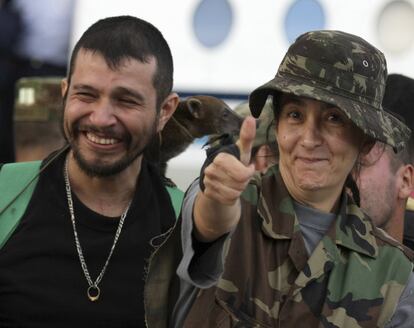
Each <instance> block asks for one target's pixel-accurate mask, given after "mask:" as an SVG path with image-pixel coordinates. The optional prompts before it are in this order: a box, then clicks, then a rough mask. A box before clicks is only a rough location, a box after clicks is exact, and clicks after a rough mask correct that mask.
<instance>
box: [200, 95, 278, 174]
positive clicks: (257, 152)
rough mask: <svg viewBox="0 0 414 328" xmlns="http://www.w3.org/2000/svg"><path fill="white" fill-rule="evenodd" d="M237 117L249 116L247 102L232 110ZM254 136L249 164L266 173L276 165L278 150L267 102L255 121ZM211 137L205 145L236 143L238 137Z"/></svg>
mask: <svg viewBox="0 0 414 328" xmlns="http://www.w3.org/2000/svg"><path fill="white" fill-rule="evenodd" d="M233 110H234V111H235V112H236V113H237V114H238V115H240V116H241V117H243V118H246V117H248V116H250V115H251V112H250V107H249V103H248V102H243V103H241V104H239V105H237V106H236V107H235V108H234V109H233ZM256 121H257V124H256V136H255V138H254V142H253V145H252V153H251V163H253V164H254V166H255V169H256V171H258V172H262V173H264V172H266V170H267V168H268V167H270V166H272V165H273V164H275V163H277V157H278V150H277V143H276V137H275V134H274V131H273V130H274V115H273V110H272V102H271V101H267V102H266V104H265V105H264V108H263V111H262V113H261V114H260V117H259V118H258V119H257V120H256ZM227 137H228V135H227V134H225V135H211V136H210V137H209V140H208V142H207V145H208V146H209V147H210V148H212V147H217V146H220V144H221V145H222V144H225V143H226V142H236V141H237V139H238V138H239V135H238V134H236V135H234V136H230V138H231V140H228V138H227Z"/></svg>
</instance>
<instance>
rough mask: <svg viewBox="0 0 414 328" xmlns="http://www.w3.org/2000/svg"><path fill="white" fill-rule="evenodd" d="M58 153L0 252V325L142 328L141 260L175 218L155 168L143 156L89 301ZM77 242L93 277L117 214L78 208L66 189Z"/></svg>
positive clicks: (109, 237)
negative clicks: (94, 298) (94, 297)
mask: <svg viewBox="0 0 414 328" xmlns="http://www.w3.org/2000/svg"><path fill="white" fill-rule="evenodd" d="M63 162H64V156H61V157H60V158H58V159H57V160H55V162H54V163H52V164H51V165H50V166H49V167H47V168H46V170H45V171H44V172H43V173H42V174H41V176H40V178H39V182H38V184H37V186H36V189H35V191H34V194H33V197H32V199H31V201H30V203H29V205H28V209H27V211H26V213H25V214H24V216H23V217H22V220H21V222H20V224H19V226H18V228H17V229H16V231H15V232H14V234H13V235H12V236H11V238H10V239H9V240H8V241H7V243H6V244H5V245H4V247H3V248H2V249H1V250H0V327H144V326H145V324H144V305H143V299H144V296H143V288H144V279H145V274H144V270H145V266H146V265H147V261H148V259H149V256H150V254H151V251H152V250H153V248H152V246H151V245H150V240H151V239H152V238H153V237H155V236H157V235H159V234H161V233H163V232H165V231H167V230H168V229H169V228H170V227H171V226H172V225H173V224H174V221H175V216H174V210H173V208H172V205H171V202H170V200H169V196H168V193H167V192H166V190H165V189H164V187H163V184H162V182H161V180H160V178H159V177H158V175H157V174H156V170H155V169H154V168H153V167H151V166H150V165H149V164H147V163H146V162H145V161H143V165H142V170H141V173H140V175H139V178H138V181H137V188H136V192H135V195H134V199H133V202H132V204H131V207H130V209H129V212H128V215H127V217H126V218H125V222H124V227H123V230H122V232H121V234H120V237H119V240H118V243H117V245H116V248H115V250H114V252H113V255H112V258H111V260H110V262H109V265H108V267H107V269H106V272H105V275H104V277H103V279H102V281H101V282H100V284H99V287H100V289H101V295H100V298H99V300H98V301H96V302H91V301H90V300H89V299H88V297H87V289H88V283H87V280H86V278H85V276H84V273H83V271H82V269H81V266H80V261H79V257H78V254H77V251H76V247H75V239H74V234H73V228H72V223H71V221H70V216H69V209H68V204H67V199H66V194H65V184H64V179H63ZM73 201H74V212H75V217H76V225H77V231H78V236H79V240H80V243H81V246H82V249H83V254H84V257H85V261H86V264H87V266H88V269H89V272H90V275H91V278H92V280H93V281H95V279H96V277H97V276H98V274H99V273H100V271H101V270H102V267H103V265H104V263H105V261H106V259H107V256H108V254H109V251H110V248H111V246H112V243H113V240H114V236H115V231H116V229H117V227H118V223H119V218H108V217H104V216H102V215H99V214H98V213H96V212H93V211H92V210H90V209H89V208H87V207H86V206H84V205H83V204H82V203H81V202H80V201H79V200H78V199H77V197H76V195H74V194H73Z"/></svg>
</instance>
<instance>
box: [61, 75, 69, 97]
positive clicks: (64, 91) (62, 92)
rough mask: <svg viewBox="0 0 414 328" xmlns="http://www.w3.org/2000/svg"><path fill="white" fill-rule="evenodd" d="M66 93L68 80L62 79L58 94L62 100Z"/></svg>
mask: <svg viewBox="0 0 414 328" xmlns="http://www.w3.org/2000/svg"><path fill="white" fill-rule="evenodd" d="M67 91H68V79H67V78H64V79H62V81H61V82H60V92H61V94H62V98H63V97H64V96H65V94H66V92H67Z"/></svg>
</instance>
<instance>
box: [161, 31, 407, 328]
mask: <svg viewBox="0 0 414 328" xmlns="http://www.w3.org/2000/svg"><path fill="white" fill-rule="evenodd" d="M386 76H387V72H386V62H385V58H384V56H383V54H382V53H381V52H380V51H379V50H377V49H376V48H374V47H373V46H372V45H370V44H369V43H367V42H366V41H365V40H363V39H361V38H359V37H357V36H354V35H350V34H347V33H343V32H339V31H314V32H309V33H305V34H303V35H301V36H300V37H299V38H297V39H296V41H295V42H294V43H293V44H292V45H291V46H290V48H289V49H288V52H287V54H286V56H285V57H284V59H283V60H282V63H281V65H280V66H279V70H278V72H277V74H276V77H275V78H274V79H273V80H271V81H270V82H268V83H267V84H265V85H263V86H261V87H259V88H258V89H256V90H254V91H253V92H252V94H251V95H250V108H251V110H252V113H253V115H254V116H256V117H257V116H259V114H260V112H261V110H262V108H263V105H264V103H265V101H266V99H267V98H268V96H269V95H270V96H273V106H274V114H275V119H276V129H275V133H276V139H277V141H278V146H279V165H278V166H274V167H272V168H271V169H270V170H269V171H268V172H267V173H266V174H265V175H264V176H262V177H259V176H257V175H255V178H254V179H253V180H252V181H250V183H249V180H250V179H251V178H252V176H253V175H254V172H255V170H254V166H253V165H252V164H249V163H250V156H251V148H252V144H253V140H254V136H255V124H254V120H253V119H251V118H247V119H246V120H245V122H244V124H243V126H242V130H241V132H240V139H239V141H238V142H237V147H236V148H234V147H233V148H227V149H225V150H224V151H222V152H218V153H216V154H212V155H211V157H209V158H208V160H207V162H206V164H205V166H204V175H201V177H200V182H201V183H200V188H201V190H199V189H198V186H197V184H193V185H192V187H191V188H190V190H188V191H187V194H186V197H185V200H184V203H183V209H182V213H183V228H182V236H183V250H184V255H183V259H182V262H181V263H180V266H179V268H178V274H179V276H180V277H181V279H182V280H181V290H180V297H179V299H178V302H177V305H176V307H175V310H176V311H175V319H176V321H175V323H176V327H216V326H218V325H220V326H222V327H232V326H236V325H240V326H255V325H260V326H269V327H275V326H278V327H279V326H280V327H319V326H328V325H335V326H337V327H354V326H355V325H360V326H382V327H384V326H385V327H400V326H401V327H402V326H404V325H405V326H407V325H410V324H411V323H412V322H413V317H412V316H413V309H412V305H413V304H414V303H413V296H412V295H413V293H412V292H413V286H414V278H413V275H412V268H413V265H412V262H411V260H412V253H411V252H410V251H409V250H408V249H403V248H401V247H397V245H396V242H395V241H394V240H393V239H391V238H388V237H387V235H386V234H384V232H383V231H382V230H380V229H377V228H376V227H375V226H374V225H373V224H372V222H371V220H370V219H369V218H368V217H366V216H365V215H364V213H363V212H362V211H361V210H360V209H359V208H358V206H357V205H356V204H355V203H354V201H353V199H352V198H351V197H348V195H347V193H346V191H345V188H346V187H350V188H351V189H355V183H354V182H353V181H352V176H351V172H352V170H353V168H354V166H355V165H356V164H357V163H358V161H359V159H360V156H361V155H364V154H366V153H368V151H369V150H370V149H371V147H372V145H373V144H374V140H378V141H381V142H386V143H388V144H389V145H390V146H391V147H393V148H394V149H395V150H396V151H397V150H400V149H401V148H402V147H404V143H405V141H406V140H407V139H408V137H409V129H408V128H407V127H406V126H405V125H404V124H403V123H402V122H400V121H399V120H397V119H395V118H393V117H392V116H389V115H388V114H387V113H386V112H385V111H384V110H383V109H382V107H381V101H382V98H383V94H384V85H385V80H386ZM361 85H363V86H364V87H363V88H362V87H360V86H361ZM237 155H239V156H237ZM239 158H240V159H239ZM203 188H204V189H203ZM228 236H231V237H230V238H228ZM168 246H170V245H168V244H167V245H165V247H168ZM195 287H197V288H200V289H201V290H199V289H197V288H195ZM394 292H395V293H394ZM396 304H397V305H396ZM188 310H189V312H188V314H187V311H188ZM183 322H184V324H182V323H183Z"/></svg>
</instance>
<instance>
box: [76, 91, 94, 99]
mask: <svg viewBox="0 0 414 328" xmlns="http://www.w3.org/2000/svg"><path fill="white" fill-rule="evenodd" d="M76 95H78V96H80V97H87V98H92V97H94V95H93V94H92V93H90V92H77V93H76Z"/></svg>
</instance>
